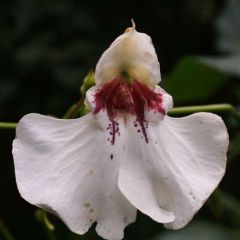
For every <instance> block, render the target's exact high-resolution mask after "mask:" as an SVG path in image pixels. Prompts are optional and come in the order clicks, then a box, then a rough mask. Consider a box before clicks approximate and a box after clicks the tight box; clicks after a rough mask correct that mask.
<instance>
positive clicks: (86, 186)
mask: <svg viewBox="0 0 240 240" xmlns="http://www.w3.org/2000/svg"><path fill="white" fill-rule="evenodd" d="M119 124H120V127H121V124H123V123H122V122H121V121H119ZM122 132H123V131H122ZM13 155H14V163H15V172H16V179H17V185H18V189H19V191H20V193H21V195H22V197H23V198H24V199H26V200H27V201H29V202H30V203H32V204H34V205H37V206H39V207H41V208H44V209H47V210H48V211H51V212H53V213H55V214H56V215H58V216H59V217H60V218H61V219H62V220H63V221H64V222H65V223H66V224H67V225H68V227H69V228H70V229H71V230H72V231H73V232H76V233H78V234H83V233H85V232H86V231H87V230H88V229H89V227H90V226H91V225H92V223H93V222H95V221H97V227H96V230H97V232H98V234H99V235H100V236H102V237H103V238H105V239H111V240H114V239H116V240H117V239H121V238H122V237H123V229H124V227H125V226H126V225H128V224H129V223H131V222H133V221H134V220H135V217H136V209H135V208H134V207H133V206H132V205H131V204H130V203H129V202H128V200H127V199H126V198H125V197H124V196H123V195H122V193H121V192H120V191H119V190H118V187H117V177H118V172H119V165H120V164H121V162H122V158H123V157H124V155H123V142H122V139H121V137H119V138H118V139H117V141H116V142H115V144H114V145H111V144H110V143H109V142H107V141H106V133H105V131H104V130H103V129H102V127H101V126H99V125H98V124H97V122H96V121H95V119H94V118H93V116H92V115H91V114H88V115H86V116H84V117H82V118H80V119H72V120H61V119H55V118H52V117H45V116H42V115H39V114H29V115H26V116H25V117H23V118H22V120H21V121H20V123H19V125H18V127H17V137H16V139H15V140H14V143H13Z"/></svg>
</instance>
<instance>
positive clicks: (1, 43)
mask: <svg viewBox="0 0 240 240" xmlns="http://www.w3.org/2000/svg"><path fill="white" fill-rule="evenodd" d="M239 7H240V6H239V1H237V0H221V1H218V0H202V1H195V0H182V1H179V0H169V1H164V0H160V1H157V0H153V1H139V0H133V1H126V0H115V1H110V0H102V1H94V0H93V1H82V0H78V1H77V0H68V1H67V0H43V1H39V0H1V1H0V66H1V67H0V121H14V122H17V121H18V120H19V119H20V118H21V117H22V116H23V115H24V114H26V113H29V112H39V113H43V114H51V115H56V116H60V117H61V116H63V114H64V113H66V112H67V109H69V108H70V106H72V105H73V104H74V103H76V104H75V105H73V110H74V111H75V109H76V108H74V106H76V105H77V106H78V103H79V100H80V101H81V97H82V98H84V92H85V89H82V90H81V92H80V86H81V85H82V82H83V79H84V76H85V75H86V74H87V73H88V72H89V71H90V70H91V69H92V70H93V69H94V67H95V65H96V63H97V60H98V58H99V57H100V55H101V53H102V52H103V51H104V49H106V48H107V46H108V45H109V44H110V43H111V41H112V40H113V39H114V38H115V37H116V36H118V35H119V34H120V33H122V32H123V30H124V29H125V28H126V27H128V26H129V25H130V18H134V20H135V22H136V24H137V29H138V30H139V31H142V32H146V33H147V34H149V35H150V36H151V37H152V39H153V42H154V45H155V47H156V51H157V54H158V57H159V59H160V62H161V72H162V76H163V81H162V83H161V84H162V86H163V87H164V88H166V90H167V91H168V92H169V93H170V94H171V95H173V98H174V102H175V105H182V104H190V105H194V104H210V103H223V102H226V103H231V104H234V105H235V106H236V107H237V108H239V102H240V84H239V76H240V74H239V69H240V65H239V64H240V63H239V55H240V51H239V49H240V48H239V46H240V37H239V36H240V35H239V33H240V25H239V24H240V21H238V20H239V18H240V15H239ZM199 55H201V56H212V57H211V58H209V57H208V58H206V57H204V58H203V57H198V56H199ZM215 60H216V61H215ZM91 80H92V79H91ZM87 84H88V82H87ZM91 84H92V82H91V81H90V85H91ZM78 110H79V109H78ZM85 111H86V109H80V110H79V112H77V113H78V114H81V113H83V112H85ZM68 113H69V112H68ZM70 113H71V114H72V113H74V114H75V112H71V111H70ZM223 117H224V120H225V122H226V124H227V126H228V129H229V133H230V137H231V139H232V141H231V144H230V147H229V149H230V150H229V151H230V152H229V158H230V159H231V161H230V162H229V164H228V169H227V173H226V176H225V178H224V180H223V181H222V183H221V186H220V187H221V189H222V190H223V192H222V193H221V194H220V195H216V194H214V195H213V196H212V198H211V199H210V200H209V204H206V205H205V207H203V208H202V209H201V211H200V212H199V213H198V214H197V216H196V217H195V218H194V220H193V222H192V224H190V225H189V226H187V227H186V228H185V229H183V230H181V231H176V232H172V231H170V232H169V231H167V230H164V228H163V227H162V226H161V224H158V223H155V222H153V221H152V220H151V219H149V218H148V217H146V216H144V215H143V214H140V213H139V214H138V218H137V221H136V223H134V224H131V225H130V226H128V227H127V228H126V236H125V239H126V240H134V239H137V240H149V239H154V240H157V239H161V240H175V239H178V240H181V239H184V240H189V239H191V240H200V239H201V240H202V239H204V240H208V239H210V238H211V239H212V240H214V239H218V240H225V239H227V240H231V239H233V240H234V239H239V238H240V236H239V229H240V203H239V201H240V190H239V187H238V186H237V185H236V183H238V182H239V181H240V176H239V168H240V163H239V161H238V160H239V158H240V140H239V139H240V130H239V122H238V121H237V120H236V119H234V118H233V117H231V116H229V115H227V114H224V115H223ZM13 138H14V132H12V131H11V130H2V129H0V146H1V161H0V189H1V198H0V201H1V202H0V203H1V204H0V219H2V221H3V223H4V224H2V225H1V226H4V228H5V230H6V231H5V233H6V232H7V233H9V234H10V236H11V235H13V236H14V238H15V239H24V240H30V239H31V240H32V239H35V240H40V239H41V240H42V239H47V240H48V239H54V238H56V239H59V240H63V239H64V240H74V239H76V240H77V239H80V240H95V239H100V238H99V237H98V236H97V235H96V233H95V232H94V227H92V228H91V231H90V232H88V233H87V234H86V235H84V236H81V237H80V236H77V235H75V234H73V233H71V232H70V231H69V230H68V229H67V228H66V226H65V225H64V224H63V223H62V222H61V221H60V220H59V219H57V218H56V217H54V216H52V215H48V217H49V220H50V222H51V223H52V224H53V225H54V226H55V230H52V231H50V232H49V231H48V230H49V229H48V228H46V218H45V217H44V215H41V214H42V212H40V214H39V212H37V219H36V217H35V211H36V208H35V207H32V206H30V205H29V204H28V203H26V202H25V201H24V200H22V199H21V198H20V196H19V193H18V192H17V188H16V184H15V179H14V175H13V173H14V170H13V162H12V157H11V144H12V140H13ZM226 193H227V194H226ZM219 211H220V212H219ZM219 213H221V214H219ZM199 220H201V222H199ZM205 221H206V222H205ZM1 226H0V239H1V240H2V239H3V240H8V239H9V238H8V237H6V235H4V234H3V231H1ZM7 228H8V229H7ZM159 234H160V237H157V235H159ZM236 236H237V237H236Z"/></svg>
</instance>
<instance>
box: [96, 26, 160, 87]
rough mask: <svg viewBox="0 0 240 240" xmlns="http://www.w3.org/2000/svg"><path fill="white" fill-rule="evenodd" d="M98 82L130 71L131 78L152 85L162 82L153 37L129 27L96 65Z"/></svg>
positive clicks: (103, 81) (100, 82)
mask: <svg viewBox="0 0 240 240" xmlns="http://www.w3.org/2000/svg"><path fill="white" fill-rule="evenodd" d="M95 73H96V84H97V85H98V84H103V83H106V82H108V81H111V80H113V79H115V78H117V77H119V76H120V75H121V74H122V73H128V74H129V75H130V76H131V78H134V79H137V80H141V81H143V82H146V83H148V84H151V85H155V84H157V83H159V82H160V80H161V76H160V65H159V62H158V58H157V55H156V52H155V49H154V47H153V44H152V40H151V38H150V37H149V36H148V35H147V34H145V33H139V32H137V31H136V30H135V29H134V28H129V29H128V30H127V31H126V32H125V33H124V34H122V35H120V36H119V37H118V38H117V39H115V41H114V42H113V43H112V44H111V45H110V47H109V48H108V49H107V50H106V51H105V52H104V53H103V55H102V56H101V58H100V59H99V61H98V63H97V66H96V71H95Z"/></svg>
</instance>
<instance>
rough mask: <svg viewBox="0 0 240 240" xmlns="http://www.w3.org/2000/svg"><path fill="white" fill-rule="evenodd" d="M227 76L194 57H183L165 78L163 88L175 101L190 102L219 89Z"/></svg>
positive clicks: (203, 98) (214, 92)
mask: <svg viewBox="0 0 240 240" xmlns="http://www.w3.org/2000/svg"><path fill="white" fill-rule="evenodd" d="M228 79H229V77H228V76H226V75H224V74H223V73H221V72H218V71H216V70H215V69H213V68H212V67H209V66H208V65H206V64H204V63H201V62H200V61H199V60H198V58H196V57H184V58H181V59H180V60H179V62H178V63H177V64H176V65H175V67H174V68H173V70H172V71H171V73H170V74H169V76H168V77H167V78H166V79H165V80H166V81H165V84H164V88H165V89H166V90H167V91H168V92H170V93H171V94H172V95H173V96H174V101H176V102H177V103H185V104H186V103H192V102H196V101H201V100H204V101H206V99H207V98H208V97H209V96H212V95H213V94H216V92H218V91H219V89H220V87H222V86H223V85H224V84H225V83H226V81H227V80H228Z"/></svg>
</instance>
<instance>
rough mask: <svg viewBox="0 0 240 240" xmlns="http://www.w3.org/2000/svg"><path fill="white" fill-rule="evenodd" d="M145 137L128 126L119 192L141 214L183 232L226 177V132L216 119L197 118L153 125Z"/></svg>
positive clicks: (211, 116) (204, 115) (208, 115)
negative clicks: (181, 229)
mask: <svg viewBox="0 0 240 240" xmlns="http://www.w3.org/2000/svg"><path fill="white" fill-rule="evenodd" d="M147 134H148V139H149V142H148V143H146V142H144V139H142V138H139V136H138V134H137V133H136V131H135V130H134V128H133V127H132V124H129V125H128V137H129V138H128V141H127V143H126V153H127V154H128V155H127V158H126V159H127V160H126V161H125V162H124V164H123V165H122V166H121V168H120V174H119V180H118V185H119V188H120V190H121V191H122V193H123V194H124V195H125V196H126V197H127V199H128V200H129V201H130V202H131V203H132V204H133V205H134V206H135V207H136V208H138V209H139V210H140V211H142V212H143V213H145V214H147V215H148V216H150V217H151V218H153V219H154V220H156V221H158V222H162V223H165V226H166V227H167V228H172V229H178V228H181V227H183V226H184V225H186V224H187V223H188V222H189V221H190V220H191V218H192V217H193V215H194V214H195V213H196V212H197V211H198V210H199V208H200V207H201V206H202V204H203V203H204V202H205V201H206V199H207V198H208V197H209V195H210V194H211V193H212V191H213V190H214V189H215V188H216V187H217V185H218V183H219V182H220V180H221V179H222V177H223V175H224V172H225V165H226V151H227V146H228V134H227V131H226V127H225V125H224V123H223V121H222V119H221V118H220V117H218V116H217V115H215V114H211V113H197V114H193V115H190V116H188V117H184V118H178V119H177V118H170V117H168V116H166V117H165V119H164V120H163V121H162V122H159V123H158V124H157V123H156V122H153V123H149V124H148V129H147ZM140 146H141V147H140ZM163 209H164V210H163ZM174 216H175V219H173V218H174Z"/></svg>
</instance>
